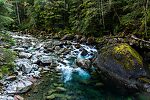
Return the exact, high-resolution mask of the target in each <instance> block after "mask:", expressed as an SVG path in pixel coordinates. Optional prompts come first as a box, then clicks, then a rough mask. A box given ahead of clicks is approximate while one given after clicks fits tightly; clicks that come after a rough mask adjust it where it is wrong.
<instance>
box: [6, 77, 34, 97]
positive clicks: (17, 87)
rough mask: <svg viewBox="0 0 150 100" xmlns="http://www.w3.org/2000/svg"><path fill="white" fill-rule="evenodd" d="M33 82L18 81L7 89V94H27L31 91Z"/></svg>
mask: <svg viewBox="0 0 150 100" xmlns="http://www.w3.org/2000/svg"><path fill="white" fill-rule="evenodd" d="M31 86H32V82H30V81H28V80H20V81H19V80H16V81H13V82H12V83H10V84H9V85H8V86H7V88H6V92H7V93H9V94H15V93H25V92H27V91H28V90H29V89H31Z"/></svg>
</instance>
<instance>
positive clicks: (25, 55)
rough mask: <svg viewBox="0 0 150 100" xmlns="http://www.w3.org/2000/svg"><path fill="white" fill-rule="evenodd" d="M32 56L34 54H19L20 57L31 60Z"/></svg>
mask: <svg viewBox="0 0 150 100" xmlns="http://www.w3.org/2000/svg"><path fill="white" fill-rule="evenodd" d="M31 56H32V54H30V53H25V52H20V53H19V57H20V58H27V59H28V58H30V57H31Z"/></svg>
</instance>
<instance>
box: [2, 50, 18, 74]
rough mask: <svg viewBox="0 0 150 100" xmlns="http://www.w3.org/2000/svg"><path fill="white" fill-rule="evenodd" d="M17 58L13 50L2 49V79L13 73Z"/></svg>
mask: <svg viewBox="0 0 150 100" xmlns="http://www.w3.org/2000/svg"><path fill="white" fill-rule="evenodd" d="M15 57H16V53H15V52H13V51H12V50H9V49H5V48H0V77H2V76H3V75H4V74H8V73H10V72H11V71H12V69H13V67H14V60H15Z"/></svg>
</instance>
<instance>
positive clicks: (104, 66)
mask: <svg viewBox="0 0 150 100" xmlns="http://www.w3.org/2000/svg"><path fill="white" fill-rule="evenodd" d="M95 66H97V70H100V73H99V74H100V75H99V76H101V77H102V79H104V77H105V80H104V81H106V82H108V81H109V82H110V81H111V84H113V83H114V84H115V85H117V86H120V87H122V88H124V87H126V88H132V89H138V87H137V86H141V85H140V83H138V82H137V81H136V79H138V77H140V76H146V72H145V70H144V67H143V61H142V57H141V56H140V55H139V54H138V53H137V52H136V51H135V50H134V49H133V48H132V47H131V46H129V45H128V44H126V43H121V44H107V45H104V47H102V48H101V49H100V50H99V55H98V57H97V59H96V65H95Z"/></svg>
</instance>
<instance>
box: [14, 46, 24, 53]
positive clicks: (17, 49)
mask: <svg viewBox="0 0 150 100" xmlns="http://www.w3.org/2000/svg"><path fill="white" fill-rule="evenodd" d="M14 51H19V52H22V51H25V48H19V47H18V48H15V49H14Z"/></svg>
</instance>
